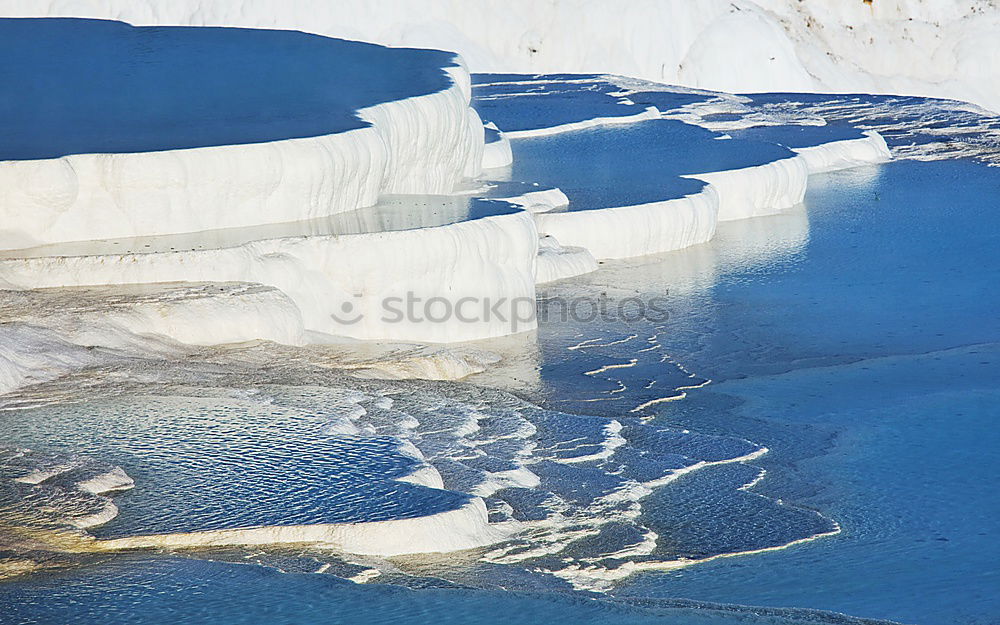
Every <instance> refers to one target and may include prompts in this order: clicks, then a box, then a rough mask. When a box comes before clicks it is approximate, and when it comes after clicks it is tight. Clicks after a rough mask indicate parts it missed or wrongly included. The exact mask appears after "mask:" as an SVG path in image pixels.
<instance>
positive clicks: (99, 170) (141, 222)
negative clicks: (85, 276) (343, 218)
mask: <svg viewBox="0 0 1000 625" xmlns="http://www.w3.org/2000/svg"><path fill="white" fill-rule="evenodd" d="M446 70H447V71H448V73H449V74H450V75H451V76H452V78H453V83H452V85H451V87H449V88H448V89H446V90H444V91H441V92H437V93H432V94H429V95H425V96H418V97H413V98H408V99H405V100H400V101H392V102H386V103H383V104H378V105H375V106H373V107H369V108H367V109H363V110H361V111H359V115H360V116H361V117H362V118H364V119H365V120H366V121H368V122H369V123H371V126H370V127H368V128H360V129H355V130H349V131H346V132H341V133H336V134H332V135H326V136H321V137H311V138H304V139H289V140H284V141H272V142H268V143H255V144H245V145H234V146H219V147H204V148H192V149H184V150H167V151H161V152H139V153H128V154H74V155H69V156H64V157H61V158H54V159H44V160H28V161H0V249H16V248H24V247H31V246H35V245H42V244H46V243H57V242H64V241H82V240H90V239H106V238H118V237H134V236H155V235H163V234H176V233H185V232H198V231H201V230H212V229H217V228H236V227H245V226H254V225H259V224H271V223H281V222H288V221H297V220H303V219H311V218H316V217H321V216H324V215H330V214H334V213H339V212H344V211H349V210H352V209H356V208H359V207H363V206H371V205H373V204H375V203H376V202H377V201H378V198H379V196H381V195H383V194H387V193H449V192H450V191H451V190H452V189H453V188H454V187H455V185H456V183H458V182H459V181H460V180H462V179H463V177H465V176H474V175H476V174H478V173H479V168H480V164H481V163H482V158H483V156H482V154H483V127H482V123H481V122H480V120H479V116H478V115H477V114H476V113H475V111H473V110H472V109H471V108H469V98H470V94H471V90H470V87H469V76H468V73H467V72H466V70H465V68H464V67H462V66H460V65H459V66H454V67H449V68H446Z"/></svg>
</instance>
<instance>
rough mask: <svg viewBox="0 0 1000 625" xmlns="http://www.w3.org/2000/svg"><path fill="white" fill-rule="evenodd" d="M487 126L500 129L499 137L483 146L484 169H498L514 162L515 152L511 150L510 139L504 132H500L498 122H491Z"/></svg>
mask: <svg viewBox="0 0 1000 625" xmlns="http://www.w3.org/2000/svg"><path fill="white" fill-rule="evenodd" d="M486 127H487V128H491V129H493V130H496V131H498V133H499V138H498V139H497V140H496V141H491V142H489V143H487V144H486V145H484V146H483V163H482V169H496V168H497V167H506V166H508V165H510V164H511V163H513V162H514V154H513V153H512V152H511V151H510V141H509V140H508V139H507V136H506V135H504V133H503V132H499V129H498V128H497V126H496V124H494V123H493V122H490V123H488V124H486Z"/></svg>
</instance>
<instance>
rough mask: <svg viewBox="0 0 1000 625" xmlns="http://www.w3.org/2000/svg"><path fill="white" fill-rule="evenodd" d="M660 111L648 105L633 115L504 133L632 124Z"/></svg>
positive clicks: (530, 133) (524, 135)
mask: <svg viewBox="0 0 1000 625" xmlns="http://www.w3.org/2000/svg"><path fill="white" fill-rule="evenodd" d="M659 117H660V111H658V110H656V107H655V106H650V107H647V108H645V109H643V110H641V111H638V112H636V113H634V114H632V115H618V116H608V117H591V118H589V119H584V120H580V121H578V122H570V123H567V124H557V125H555V126H547V127H542V128H532V129H530V130H509V131H507V132H505V133H504V135H505V136H506V137H507V138H508V139H525V138H527V137H544V136H546V135H555V134H559V133H561V132H572V131H574V130H584V129H586V128H594V127H595V126H613V125H615V124H632V123H635V122H641V121H643V120H646V119H659Z"/></svg>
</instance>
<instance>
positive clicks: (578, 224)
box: [534, 185, 719, 259]
mask: <svg viewBox="0 0 1000 625" xmlns="http://www.w3.org/2000/svg"><path fill="white" fill-rule="evenodd" d="M718 212H719V193H718V191H716V189H715V187H713V186H711V185H707V186H705V187H704V188H703V189H702V190H701V191H700V192H698V193H694V194H691V195H688V196H686V197H681V198H676V199H672V200H663V201H661V202H650V203H648V204H639V205H635V206H618V207H612V208H602V209H594V210H580V211H568V212H556V213H535V214H534V217H535V221H536V223H537V224H538V231H539V232H540V233H542V234H547V235H551V236H553V237H555V238H556V239H557V240H558V241H559V242H560V243H561V244H563V245H569V246H573V247H582V248H585V249H587V250H588V251H589V252H590V253H591V254H592V255H593V256H594V257H595V258H597V259H606V258H629V257H631V256H643V255H646V254H656V253H659V252H669V251H671V250H679V249H682V248H685V247H689V246H691V245H695V244H697V243H704V242H705V241H708V240H709V239H711V238H712V235H713V234H715V225H716V223H717V222H718Z"/></svg>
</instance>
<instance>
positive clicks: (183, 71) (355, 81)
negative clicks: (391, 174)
mask: <svg viewBox="0 0 1000 625" xmlns="http://www.w3.org/2000/svg"><path fill="white" fill-rule="evenodd" d="M0 56H2V57H3V58H4V63H3V66H2V67H0V82H2V84H3V85H4V91H3V94H2V95H0V160H21V159H38V158H53V157H58V156H64V155H67V154H82V153H91V152H146V151H153V150H167V149H175V148H192V147H202V146H213V145H229V144H238V143H258V142H264V141H275V140H279V139H290V138H299V137H312V136H318V135H325V134H331V133H335V132H343V131H346V130H350V129H352V128H362V127H364V126H366V125H367V124H366V122H364V121H362V120H361V119H359V118H358V117H357V115H355V111H357V110H358V109H360V108H364V107H367V106H372V105H374V104H378V103H381V102H388V101H391V100H399V99H402V98H406V97H411V96H418V95H425V94H428V93H433V92H436V91H440V90H442V89H445V88H447V87H448V85H450V84H451V82H450V78H449V77H448V76H447V75H446V74H445V72H444V70H443V69H442V68H444V67H447V66H450V65H452V64H453V63H454V58H453V55H452V54H450V53H447V52H440V51H436V50H403V51H401V50H400V49H398V48H397V49H389V48H386V47H383V46H378V45H373V44H368V43H359V42H354V41H344V40H340V39H331V38H328V37H320V36H318V35H309V34H306V33H301V32H295V31H275V30H262V29H240V28H203V27H196V28H187V27H171V26H163V27H160V26H157V27H134V26H130V25H128V24H124V23H122V22H110V21H102V20H83V19H0Z"/></svg>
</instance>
